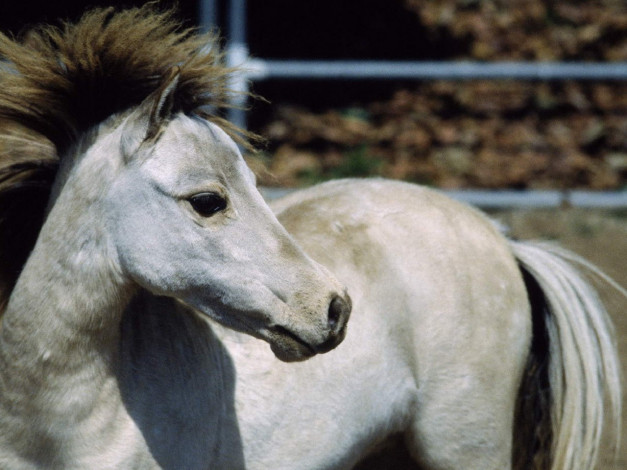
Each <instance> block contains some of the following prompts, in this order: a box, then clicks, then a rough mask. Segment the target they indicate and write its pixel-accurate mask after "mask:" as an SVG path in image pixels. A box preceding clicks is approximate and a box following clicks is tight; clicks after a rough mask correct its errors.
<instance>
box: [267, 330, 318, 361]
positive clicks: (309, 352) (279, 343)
mask: <svg viewBox="0 0 627 470" xmlns="http://www.w3.org/2000/svg"><path fill="white" fill-rule="evenodd" d="M272 336H273V338H272V341H271V342H270V348H271V349H272V352H273V353H274V355H275V356H276V357H277V358H278V359H280V360H281V361H284V362H295V361H304V360H305V359H309V358H310V357H312V356H315V355H316V354H318V352H319V351H317V350H316V349H315V348H314V347H313V346H311V345H310V344H309V343H307V342H306V341H304V340H303V339H302V338H300V337H299V336H298V335H296V334H294V333H292V332H291V331H290V330H288V329H287V328H284V327H282V326H275V327H273V328H272Z"/></svg>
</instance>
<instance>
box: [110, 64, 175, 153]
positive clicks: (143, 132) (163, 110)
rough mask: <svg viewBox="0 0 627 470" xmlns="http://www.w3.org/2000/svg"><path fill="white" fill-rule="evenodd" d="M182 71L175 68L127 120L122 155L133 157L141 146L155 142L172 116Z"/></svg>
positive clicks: (123, 134)
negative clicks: (148, 142)
mask: <svg viewBox="0 0 627 470" xmlns="http://www.w3.org/2000/svg"><path fill="white" fill-rule="evenodd" d="M179 78H180V69H179V67H173V68H172V69H171V70H170V72H169V74H168V76H167V77H166V78H165V79H164V80H163V82H162V83H161V85H160V86H159V88H158V89H157V90H155V91H154V92H152V93H151V94H150V95H149V96H148V97H147V98H146V99H145V100H144V101H143V102H142V103H141V104H140V105H139V106H138V107H137V108H136V109H135V110H134V111H133V112H132V113H131V114H130V116H129V117H128V118H127V120H126V122H125V124H124V128H123V131H122V141H121V146H122V149H121V150H122V154H123V155H125V156H127V157H128V156H131V155H133V154H135V152H136V151H137V149H138V148H139V146H140V145H141V144H142V143H144V142H146V141H151V140H155V139H156V138H157V137H158V136H159V134H160V133H161V131H162V130H163V127H164V124H165V123H166V122H167V121H168V120H169V119H170V117H171V116H172V110H173V109H174V101H175V95H176V93H175V91H176V87H177V85H178V83H179Z"/></svg>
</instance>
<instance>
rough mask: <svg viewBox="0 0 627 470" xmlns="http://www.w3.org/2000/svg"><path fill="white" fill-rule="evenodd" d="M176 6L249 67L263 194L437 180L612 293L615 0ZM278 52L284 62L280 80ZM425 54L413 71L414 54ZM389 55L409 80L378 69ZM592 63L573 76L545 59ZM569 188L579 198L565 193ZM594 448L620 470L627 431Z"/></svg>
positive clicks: (18, 5)
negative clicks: (365, 180)
mask: <svg viewBox="0 0 627 470" xmlns="http://www.w3.org/2000/svg"><path fill="white" fill-rule="evenodd" d="M142 3H144V2H138V1H130V0H129V1H124V2H115V1H94V2H85V1H78V0H71V1H68V0H65V1H58V2H47V3H40V2H34V1H32V0H21V1H18V2H8V1H3V2H0V29H1V30H2V31H4V32H9V33H11V34H16V35H18V34H20V32H21V31H25V30H26V29H28V27H29V26H32V25H34V24H37V23H40V22H52V23H56V22H58V20H59V19H70V20H73V19H77V18H78V17H80V15H81V14H82V12H83V11H84V10H85V9H86V8H88V7H89V6H96V5H97V6H106V5H118V6H133V5H139V4H142ZM160 3H161V4H163V5H164V6H171V5H173V4H174V3H175V2H173V1H165V0H164V1H161V2H160ZM176 3H177V8H178V11H179V14H180V17H181V19H182V21H183V22H184V23H185V24H186V25H188V26H198V27H200V28H201V29H210V28H212V27H218V28H219V29H220V30H221V32H222V34H223V36H224V38H225V41H224V45H225V46H226V47H227V49H228V50H229V54H230V55H229V57H230V60H231V61H232V63H233V64H235V65H242V64H245V65H246V66H247V67H248V68H249V73H248V75H247V76H245V77H243V78H244V80H243V81H239V82H236V83H234V86H236V87H237V88H239V89H242V90H251V91H253V92H254V93H257V94H259V95H261V96H263V97H265V98H266V99H267V101H266V102H264V101H261V100H247V101H246V102H243V101H242V102H240V104H242V105H244V106H245V107H247V110H246V111H245V112H241V113H232V114H231V115H230V117H231V118H232V119H233V120H234V121H236V122H237V123H239V124H241V125H245V126H246V127H247V128H248V129H250V130H252V131H254V132H257V133H259V134H261V135H262V136H263V137H264V138H265V139H266V140H265V144H262V145H261V146H260V150H259V152H258V153H257V154H256V155H249V156H247V158H248V161H249V163H250V165H251V166H252V167H253V169H254V170H255V172H256V173H257V175H258V179H259V182H260V184H261V185H263V186H264V187H273V188H279V189H278V190H279V192H280V191H282V190H284V189H285V188H295V187H299V186H303V185H310V184H314V183H317V182H320V181H323V180H326V179H330V178H337V177H347V176H359V177H365V176H375V175H382V176H386V177H391V178H397V179H403V180H407V181H413V182H418V183H422V184H427V185H430V186H434V187H438V188H442V189H444V190H447V191H449V194H452V195H453V196H454V197H461V198H465V199H466V200H470V202H474V203H476V204H478V205H480V206H482V207H483V208H484V209H485V208H488V209H489V210H490V211H491V215H492V216H493V217H496V218H498V219H500V220H502V221H503V222H505V223H506V224H507V225H508V226H509V227H510V228H511V234H512V235H513V236H517V237H522V238H536V237H541V238H545V239H546V238H548V239H553V240H556V241H559V242H560V243H561V244H563V245H564V246H566V247H567V248H570V249H572V250H574V251H576V252H578V253H579V254H581V255H583V256H585V257H587V258H588V259H590V260H591V261H592V262H594V263H596V264H598V265H599V266H600V267H601V268H602V269H604V270H605V271H606V272H607V273H608V274H610V275H611V276H612V277H614V278H615V279H616V280H617V281H618V282H619V283H620V284H622V285H623V286H627V270H626V269H625V260H627V183H626V177H627V3H626V2H625V0H563V1H557V0H546V1H541V0H482V1H480V0H440V1H437V2H436V1H420V0H345V1H338V0H315V1H309V2H303V1H295V0H263V1H248V2H244V1H243V0H212V1H211V0H180V1H179V2H176ZM234 12H239V14H238V15H235V14H234ZM292 61H298V63H297V64H296V65H300V66H302V67H301V69H300V70H301V72H300V73H297V74H293V76H292V77H290V78H288V77H287V75H288V74H286V73H285V67H284V66H285V65H286V64H289V63H292ZM310 61H325V63H326V65H327V66H328V65H329V64H331V65H334V66H336V65H338V64H339V65H341V64H342V62H346V61H350V62H349V63H348V64H344V66H343V69H342V67H340V68H341V69H342V70H344V72H342V73H344V74H347V73H348V74H349V75H350V74H351V72H353V75H355V73H354V72H356V71H357V69H358V68H359V67H358V65H359V63H358V62H355V61H367V62H368V63H372V62H373V61H374V62H377V63H379V67H378V68H377V67H375V69H376V70H377V71H378V72H377V73H378V74H379V75H378V76H377V78H373V77H370V78H366V77H363V76H361V77H356V76H353V77H352V78H350V79H341V78H339V77H338V75H342V73H339V72H338V73H336V75H335V76H334V77H333V78H330V77H329V76H328V74H326V75H325V73H322V72H321V73H319V74H318V75H317V76H316V77H315V78H313V77H312V76H311V75H312V74H313V73H314V72H312V71H311V67H310V65H311V63H310ZM379 61H386V62H385V63H384V64H381V63H380V62H379ZM390 61H393V62H392V63H390ZM432 62H437V64H435V67H433V68H431V69H430V73H431V75H429V73H425V70H424V67H423V68H421V64H422V65H429V64H431V63H432ZM512 62H513V63H514V65H516V64H519V65H520V64H522V65H523V66H527V65H529V66H531V67H532V68H531V71H529V70H528V73H519V74H518V75H517V76H518V78H516V79H514V78H512V76H513V75H516V73H512V74H509V72H508V73H503V72H504V71H508V70H514V72H515V67H513V68H512ZM307 63H309V66H308V65H307ZM403 63H404V64H407V63H412V64H414V65H417V66H418V69H415V70H419V71H420V73H415V74H413V75H412V74H411V73H406V74H396V75H395V70H396V69H395V68H394V67H396V66H397V65H399V64H403ZM466 63H469V64H472V65H473V67H474V68H472V70H471V71H472V73H471V74H470V75H467V74H466V75H464V73H462V72H464V70H466V69H464V68H463V67H461V68H460V66H462V65H464V64H466ZM591 63H593V64H597V65H596V66H595V67H593V71H592V76H587V77H586V76H584V75H585V74H583V73H575V74H572V73H571V74H570V75H569V73H564V71H566V72H568V70H570V71H571V72H572V70H571V69H568V68H560V64H561V65H564V64H566V65H568V64H575V65H577V64H579V65H581V64H591ZM386 64H389V68H388V69H386ZM390 64H391V65H390ZM292 65H293V64H292ZM431 65H434V64H431ZM543 65H546V66H547V67H542V66H543ZM449 66H451V67H452V72H451V73H450V74H449V75H448V76H447V75H446V74H445V73H443V70H445V69H446V67H449ZM475 66H476V67H475ZM482 66H485V67H484V68H481V67H482ZM551 66H556V67H557V68H555V69H551ZM281 67H284V68H283V69H282V68H281ZM477 67H478V68H477ZM490 67H491V68H490ZM534 67H535V68H534ZM604 67H606V68H604ZM607 67H609V68H607ZM327 68H328V67H327ZM427 68H428V67H427ZM346 69H348V72H346ZM273 70H274V72H272V71H273ZM277 70H283V73H277V72H276V71H277ZM303 70H305V72H303ZM306 70H309V72H306ZM382 70H383V72H382ZM482 70H483V71H484V72H485V71H486V70H488V72H489V73H487V74H484V75H481V74H482V73H483V72H481V71H482ZM551 70H553V72H551ZM556 70H557V72H559V71H560V70H561V73H562V75H560V73H554V72H555V71H556ZM586 70H588V71H590V69H586ZM478 71H479V72H478ZM519 71H520V70H519ZM608 71H609V72H608ZM317 72H320V70H318V69H317ZM317 72H316V73H317ZM327 72H328V70H327ZM336 72H337V70H336ZM387 72H389V74H387ZM473 74H474V75H473ZM386 75H388V76H386ZM392 76H394V78H392ZM472 76H475V78H471V77H472ZM476 76H483V77H484V78H482V79H477V78H476ZM495 76H499V77H500V78H499V79H494V78H495ZM468 190H473V191H474V192H473V191H468ZM477 190H479V191H482V190H487V191H484V192H483V196H484V197H483V199H480V200H478V199H472V197H470V196H472V195H473V194H475V193H476V191H477ZM504 190H505V191H509V192H504ZM275 191H277V189H275ZM580 192H583V193H585V194H588V195H590V194H592V195H593V196H595V197H593V198H592V199H589V198H588V199H581V200H579V203H577V200H575V199H573V197H571V195H575V194H576V193H580ZM266 194H269V193H266ZM512 194H515V195H516V196H517V197H516V198H514V199H508V195H509V196H511V195H512ZM547 194H548V195H550V196H552V197H550V198H549V199H546V197H544V196H546V195H547ZM538 195H539V196H540V197H538ZM597 196H598V197H597ZM606 196H607V197H606ZM582 201H584V202H585V201H588V203H582ZM590 201H592V203H590ZM521 207H524V209H521ZM601 294H602V297H603V299H604V300H605V301H606V302H607V305H608V309H609V310H610V313H611V314H612V316H613V319H614V322H615V324H616V330H617V336H618V345H619V348H620V350H621V354H622V357H623V358H624V360H623V365H624V370H625V374H624V375H625V376H627V315H626V314H625V313H626V309H625V299H624V298H622V297H620V296H619V295H617V294H616V293H615V292H613V291H612V290H611V289H609V288H607V287H606V286H601ZM623 429H625V430H627V416H625V417H624V424H623ZM602 454H603V462H602V464H601V466H600V467H599V468H600V469H601V468H602V469H621V470H627V432H623V438H622V451H621V453H620V455H619V461H618V462H614V461H613V460H612V459H611V454H610V452H609V450H604V451H603V453H602ZM405 458H406V456H405V457H404V456H403V453H402V451H400V450H398V449H396V450H395V451H394V452H391V453H388V454H387V455H383V456H379V457H376V458H375V459H374V460H373V461H372V462H371V463H372V466H369V465H368V464H366V465H365V466H364V467H363V468H401V469H402V468H407V467H406V466H405V464H406V460H404V459H405Z"/></svg>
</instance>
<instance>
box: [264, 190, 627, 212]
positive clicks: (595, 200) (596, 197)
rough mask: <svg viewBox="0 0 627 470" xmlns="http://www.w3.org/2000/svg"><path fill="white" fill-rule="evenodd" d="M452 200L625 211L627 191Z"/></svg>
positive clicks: (461, 193)
mask: <svg viewBox="0 0 627 470" xmlns="http://www.w3.org/2000/svg"><path fill="white" fill-rule="evenodd" d="M260 191H261V194H262V195H263V196H264V197H265V198H266V199H268V200H272V199H277V198H279V197H283V196H286V195H287V194H290V193H291V192H294V191H295V190H294V189H285V188H265V187H264V188H260ZM442 192H443V193H444V194H448V195H449V196H450V197H452V198H453V199H457V200H458V201H462V202H466V203H468V204H472V205H474V206H478V207H481V208H484V209H522V208H528V209H531V208H534V209H542V208H549V209H550V208H558V207H579V208H590V209H625V208H627V191H601V192H597V191H584V190H577V191H551V190H546V191H540V190H533V191H514V190H495V191H490V190H478V189H463V190H443V191H442Z"/></svg>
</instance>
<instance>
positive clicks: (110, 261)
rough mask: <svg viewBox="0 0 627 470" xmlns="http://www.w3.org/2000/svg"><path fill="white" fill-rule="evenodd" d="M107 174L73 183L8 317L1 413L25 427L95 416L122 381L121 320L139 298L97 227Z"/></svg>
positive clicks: (0, 346) (0, 335)
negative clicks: (118, 375)
mask: <svg viewBox="0 0 627 470" xmlns="http://www.w3.org/2000/svg"><path fill="white" fill-rule="evenodd" d="M90 172H91V173H93V174H92V175H90V174H89V173H90ZM105 173H106V172H105V171H104V168H102V167H101V168H87V169H84V170H83V172H82V174H81V175H80V177H79V178H74V180H72V179H71V178H70V179H68V181H67V182H66V184H65V186H64V188H63V190H62V191H61V192H60V193H59V195H58V197H57V199H56V201H54V204H53V205H52V208H51V210H50V212H49V214H48V217H47V221H46V222H45V224H44V225H43V227H42V229H41V231H40V234H39V237H38V240H37V243H36V245H35V247H34V249H33V251H32V253H31V255H30V257H29V259H28V261H27V262H26V264H25V266H24V268H23V270H22V272H21V274H20V276H19V278H18V280H17V283H16V285H15V288H14V289H13V292H12V293H11V296H10V298H9V301H8V304H7V307H6V310H5V313H4V318H3V322H2V331H0V406H2V407H3V408H4V409H5V410H6V409H7V408H10V409H11V411H12V413H14V415H15V416H19V417H22V418H23V419H24V422H27V420H28V419H29V417H37V420H38V421H46V418H49V419H51V420H54V421H58V422H60V423H63V422H72V421H73V420H79V418H78V417H79V416H88V415H89V414H90V412H91V411H93V407H94V406H95V403H96V397H97V396H98V393H97V392H100V391H102V390H103V388H102V387H103V386H105V384H107V383H109V384H110V383H112V378H113V377H114V370H115V367H116V361H117V349H118V338H119V323H120V318H121V315H122V312H123V309H124V306H125V304H126V303H127V301H128V298H129V297H130V295H131V294H132V293H131V287H130V286H129V285H128V283H126V282H124V280H123V277H122V275H121V274H120V271H119V270H118V269H117V268H116V263H115V259H114V258H113V257H112V255H111V251H112V250H110V249H109V247H108V245H107V237H106V233H104V228H103V222H102V220H98V219H96V217H97V213H98V204H101V203H100V201H99V197H98V193H97V191H98V190H97V189H96V187H97V186H98V185H97V184H96V182H98V181H102V180H101V179H100V180H99V177H100V178H102V177H103V174H105ZM88 208H89V210H88ZM94 209H95V210H94ZM59 398H62V399H59Z"/></svg>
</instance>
